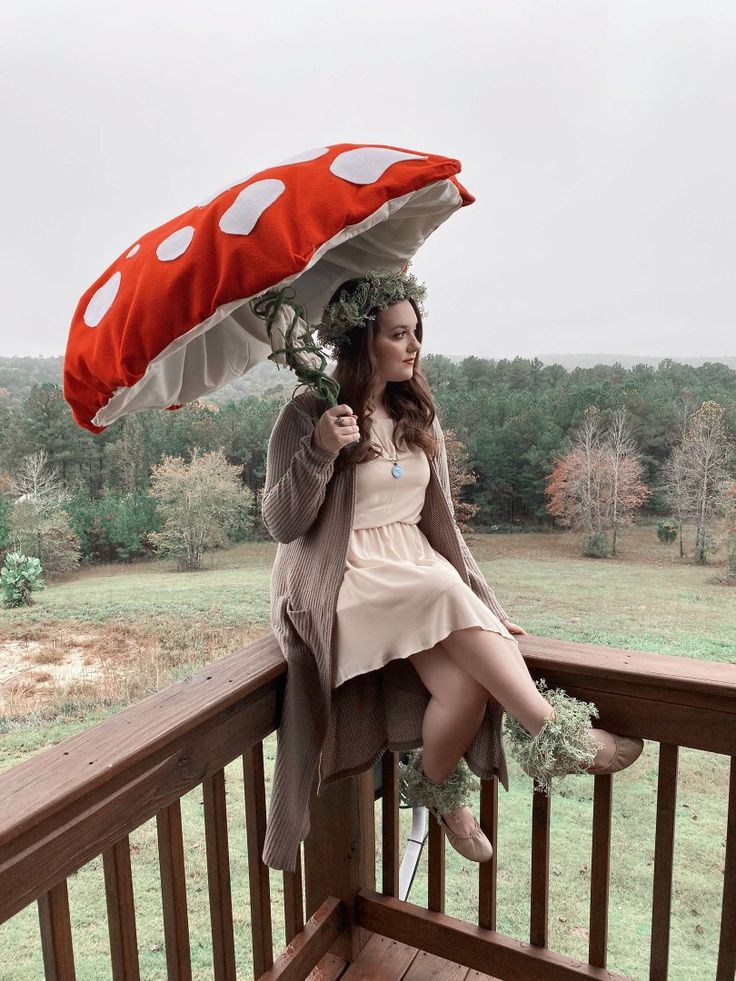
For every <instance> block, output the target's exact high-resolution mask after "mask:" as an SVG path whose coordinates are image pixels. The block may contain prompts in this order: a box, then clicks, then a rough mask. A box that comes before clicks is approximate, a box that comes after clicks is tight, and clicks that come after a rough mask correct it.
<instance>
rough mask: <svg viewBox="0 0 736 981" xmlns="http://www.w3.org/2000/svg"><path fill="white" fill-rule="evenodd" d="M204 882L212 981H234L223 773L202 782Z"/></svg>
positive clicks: (213, 775) (231, 911)
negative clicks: (206, 882) (205, 880)
mask: <svg viewBox="0 0 736 981" xmlns="http://www.w3.org/2000/svg"><path fill="white" fill-rule="evenodd" d="M202 790H203V794H204V832H205V842H206V846H207V881H208V884H209V895H210V922H211V924H212V956H213V961H214V973H215V981H235V941H234V938H233V901H232V894H231V892H230V850H229V847H228V840H227V810H226V807H225V771H224V770H217V771H215V773H213V774H212V776H211V777H207V779H206V780H204V781H203V783H202Z"/></svg>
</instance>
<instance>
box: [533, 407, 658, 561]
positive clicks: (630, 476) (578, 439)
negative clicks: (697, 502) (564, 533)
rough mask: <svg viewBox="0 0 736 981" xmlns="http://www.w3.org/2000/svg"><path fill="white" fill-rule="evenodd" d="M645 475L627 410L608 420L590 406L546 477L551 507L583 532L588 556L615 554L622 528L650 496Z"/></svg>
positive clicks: (563, 521)
mask: <svg viewBox="0 0 736 981" xmlns="http://www.w3.org/2000/svg"><path fill="white" fill-rule="evenodd" d="M642 473H643V467H642V464H641V460H640V457H639V454H638V452H637V448H636V443H635V441H634V438H633V436H632V434H631V431H630V429H629V425H628V421H627V417H626V410H625V409H618V410H616V411H615V412H614V413H612V414H611V415H610V416H609V417H608V419H606V417H605V416H604V415H603V414H602V413H601V412H600V411H599V410H598V408H597V407H596V406H594V405H590V406H588V408H587V409H586V410H585V413H584V416H583V419H582V421H581V423H580V425H579V426H578V428H577V430H576V431H575V432H574V433H573V435H572V438H571V443H570V448H569V450H568V451H567V452H566V453H565V454H564V455H563V456H562V457H558V458H557V459H556V460H555V465H554V468H553V471H552V473H551V474H550V476H549V477H548V479H547V486H546V488H545V493H546V495H547V497H548V498H549V500H548V503H547V511H548V513H549V514H552V515H553V516H554V517H555V518H557V519H558V520H559V522H560V524H561V525H563V526H564V527H569V528H572V529H574V530H576V531H577V530H582V532H583V551H584V553H585V554H591V555H592V554H596V555H601V554H610V555H615V554H616V553H615V549H616V540H617V535H618V529H619V528H620V527H621V526H622V525H626V524H630V523H632V522H633V519H634V514H635V512H636V511H637V510H638V509H639V508H640V507H641V505H642V504H643V503H644V502H645V501H646V500H647V499H648V498H649V495H650V491H649V489H648V488H647V487H646V485H645V484H644V483H643V481H642V479H641V478H642ZM609 530H612V531H613V544H612V546H610V548H609V547H608V546H607V544H606V533H607V532H608V531H609Z"/></svg>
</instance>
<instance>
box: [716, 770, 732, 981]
mask: <svg viewBox="0 0 736 981" xmlns="http://www.w3.org/2000/svg"><path fill="white" fill-rule="evenodd" d="M723 865H724V869H723V902H722V904H721V936H720V940H719V943H718V967H717V969H716V981H733V977H734V974H736V756H732V757H731V777H730V780H729V784H728V817H727V819H726V854H725V856H724V859H723Z"/></svg>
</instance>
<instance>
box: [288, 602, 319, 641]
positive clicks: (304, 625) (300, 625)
mask: <svg viewBox="0 0 736 981" xmlns="http://www.w3.org/2000/svg"><path fill="white" fill-rule="evenodd" d="M286 615H287V616H288V618H289V620H291V624H292V626H293V628H294V631H295V633H296V634H297V635H298V636H299V639H300V640H301V641H302V643H303V644H304V645H305V646H306V647H307V648H308V649H309V650H310V651H311V652H312V653H313V654H314V653H315V651H316V649H317V646H318V645H319V637H318V635H317V631H316V629H315V624H314V618H313V616H312V611H311V610H295V609H294V607H293V606H292V605H291V601H290V600H288V599H287V601H286Z"/></svg>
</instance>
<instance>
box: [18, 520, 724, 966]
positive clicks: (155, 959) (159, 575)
mask: <svg viewBox="0 0 736 981" xmlns="http://www.w3.org/2000/svg"><path fill="white" fill-rule="evenodd" d="M470 543H471V545H472V547H473V551H474V553H475V555H476V557H477V558H478V560H479V562H480V565H481V568H482V569H483V572H484V575H485V576H486V578H487V579H488V581H489V583H490V584H491V585H492V586H493V588H494V590H495V591H496V593H497V595H498V597H499V599H500V601H501V602H502V603H503V605H504V607H505V608H506V609H507V611H508V613H509V615H510V617H511V619H512V620H514V621H515V622H516V623H518V624H520V625H521V626H523V627H524V628H525V629H526V630H527V631H528V632H529V633H531V634H537V635H545V636H551V637H560V638H566V639H570V640H578V641H588V642H593V643H599V644H606V645H611V646H614V647H621V648H627V649H629V650H633V651H636V650H649V651H658V652H661V653H666V654H674V655H680V656H685V657H693V658H701V659H705V660H719V661H728V662H731V663H733V662H734V661H735V660H736V616H735V615H734V614H735V613H736V592H735V591H734V590H733V588H732V587H728V586H724V585H723V583H722V582H720V581H719V576H718V572H719V571H721V572H722V569H721V570H719V568H718V567H717V566H715V565H713V566H706V567H701V566H698V565H695V564H692V563H689V562H685V563H681V562H680V561H679V560H678V559H677V557H676V554H675V552H674V551H673V547H672V546H670V548H669V549H667V548H665V547H663V546H660V545H659V544H658V543H657V542H656V538H654V533H653V530H652V529H651V528H646V527H644V528H634V529H630V530H628V531H627V532H626V536H625V538H624V542H623V543H622V552H621V554H620V556H619V557H618V558H617V559H616V560H614V561H602V560H592V559H582V558H580V557H579V555H578V554H576V547H577V545H576V541H575V536H573V535H550V534H546V535H492V536H479V537H478V538H472V537H471V538H470ZM273 556H274V546H273V545H271V544H268V543H263V544H257V545H247V546H241V547H239V548H236V549H232V550H230V551H228V552H222V553H217V555H216V556H215V557H214V560H213V563H212V567H211V568H209V569H207V570H205V571H202V572H198V573H188V574H187V573H177V572H176V571H175V570H174V569H173V568H172V567H171V565H170V564H167V563H147V564H142V565H139V566H129V567H124V568H121V569H118V568H115V567H106V568H105V569H99V570H86V571H85V572H83V573H80V574H79V575H78V576H75V577H70V578H69V579H68V580H67V581H65V582H63V583H58V584H57V585H54V586H53V587H51V588H49V589H47V590H45V591H43V592H41V593H39V594H37V595H36V603H35V605H34V607H32V608H30V609H25V610H19V611H9V610H3V611H1V612H0V647H2V645H3V643H9V642H13V641H14V642H16V643H23V642H26V641H34V642H36V643H40V644H45V645H47V646H48V647H54V648H55V649H59V648H63V647H64V645H65V644H68V643H71V642H72V640H73V639H74V638H75V637H77V636H81V635H82V634H84V635H85V636H86V637H87V638H88V640H87V644H88V649H89V652H90V656H92V657H93V658H94V657H97V658H102V660H103V661H104V660H105V658H106V657H109V651H110V649H111V648H112V649H113V650H114V651H115V652H116V657H115V658H112V659H111V661H114V662H115V663H114V664H112V665H108V668H109V671H110V673H111V674H110V677H111V681H110V684H109V686H108V685H106V684H102V683H99V684H98V685H97V687H96V688H95V686H89V685H88V686H86V687H85V686H77V687H76V688H72V689H71V690H70V691H68V692H55V693H53V694H52V695H51V696H47V697H45V698H41V699H36V700H34V693H30V695H28V696H27V697H25V699H20V698H18V699H16V700H14V701H13V702H12V704H11V706H10V708H6V711H5V718H4V719H3V718H0V728H1V729H2V730H4V735H3V736H2V741H1V742H0V769H6V768H7V767H9V766H12V765H13V764H14V763H17V762H19V761H20V760H23V759H26V758H28V757H29V756H32V755H34V754H35V753H37V752H39V751H40V750H42V749H43V748H45V747H46V746H48V745H51V744H53V743H56V742H58V741H60V740H62V739H64V738H66V737H68V736H70V735H73V734H74V733H75V732H79V731H81V730H83V729H85V728H87V727H88V726H89V725H91V724H92V723H93V722H94V721H96V720H97V719H100V718H104V717H105V716H106V715H109V714H110V713H111V712H115V711H119V710H120V708H122V707H123V705H124V704H125V702H126V697H122V700H121V696H120V682H119V679H118V681H117V682H115V684H113V680H114V677H118V676H115V671H114V669H115V668H117V669H118V670H119V671H124V673H125V677H126V678H128V679H129V681H128V682H127V684H128V687H127V688H126V689H125V691H124V692H123V694H124V695H125V696H129V698H128V699H127V700H130V698H138V697H142V695H143V694H147V693H148V692H150V691H153V690H157V689H159V688H162V687H164V686H165V685H167V684H169V683H171V681H172V680H175V679H176V678H178V677H182V676H183V675H185V674H187V673H189V672H190V671H191V670H192V669H193V668H196V667H198V666H199V665H201V664H202V663H206V662H208V661H211V660H214V659H216V658H217V657H219V656H222V655H224V654H226V653H228V652H229V651H231V650H233V649H235V648H236V647H238V646H240V645H242V644H245V643H249V642H250V641H251V640H253V639H255V637H257V636H260V635H262V634H263V633H265V632H267V631H268V630H269V620H268V617H269V578H270V569H271V564H272V562H273ZM124 652H125V656H123V653H124ZM117 662H120V663H117ZM105 663H106V664H107V661H105ZM106 670H107V668H106ZM105 678H107V674H106V675H105ZM130 679H132V680H130ZM115 685H117V687H115ZM101 701H102V702H106V704H102V705H101V704H100V702H101ZM275 748H276V736H275V734H273V735H272V736H270V737H269V738H268V739H267V740H265V742H264V755H265V765H266V793H267V800H269V799H270V786H271V780H272V775H273V763H274V758H275ZM657 755H658V747H657V745H656V744H654V743H647V744H646V746H645V751H644V753H643V755H642V757H641V758H640V759H639V761H638V762H637V763H636V764H635V765H634V766H633V767H632V768H631V769H630V770H627V771H625V772H623V773H621V774H619V775H617V776H616V777H615V778H614V813H613V834H612V863H611V864H612V879H611V905H610V915H609V960H608V967H609V968H610V969H611V970H614V971H619V972H621V973H625V974H629V975H631V976H632V977H634V978H636V979H642V978H645V977H646V976H647V975H648V963H649V953H650V952H649V930H650V915H651V913H650V911H651V899H652V874H653V854H654V822H655V813H656V790H657ZM728 763H729V761H728V760H727V759H726V758H725V757H721V756H716V755H714V754H707V753H702V752H697V751H694V750H688V749H683V750H681V751H680V767H679V778H678V797H677V808H676V834H675V871H674V882H673V915H672V924H671V930H672V932H671V941H670V965H671V968H670V978H671V979H672V981H690V979H692V978H696V977H698V978H708V977H714V976H715V962H716V953H717V947H718V924H719V920H720V904H721V890H722V883H723V860H724V849H725V827H726V804H727V791H728ZM509 770H510V781H511V789H510V792H509V793H508V794H507V793H505V792H504V791H503V789H502V788H500V789H499V804H500V825H499V838H498V864H499V878H498V929H499V930H501V931H502V932H504V933H507V934H509V935H511V936H513V937H516V938H518V939H519V940H523V941H527V940H528V931H529V902H528V892H529V881H530V838H531V787H530V781H529V780H528V778H527V777H526V776H524V775H523V774H522V773H521V772H520V771H519V770H518V768H517V767H516V765H515V763H514V761H513V759H509ZM227 787H228V798H227V800H228V818H229V841H230V851H231V865H232V887H233V902H234V910H235V931H236V951H237V960H238V966H239V971H240V972H241V973H242V975H243V976H245V977H247V976H250V925H249V924H250V919H249V916H250V913H249V905H248V890H247V860H246V852H245V835H244V822H243V813H244V805H243V788H242V767H241V765H240V763H239V761H235V762H234V763H233V764H231V765H230V766H229V767H228V768H227ZM592 791H593V781H592V780H591V779H590V778H586V777H569V778H567V779H566V780H565V781H562V782H560V783H559V784H558V789H557V792H556V793H555V794H554V796H553V798H552V831H551V846H552V848H551V856H552V857H551V868H550V921H549V926H550V948H551V949H553V950H556V951H558V952H560V953H564V954H567V955H569V956H571V957H576V958H579V959H581V960H583V961H585V960H587V929H588V909H589V889H590V848H591V822H592ZM182 810H183V817H184V829H185V849H186V865H187V888H188V900H189V917H190V933H191V936H192V961H193V964H194V977H195V978H198V979H199V978H202V979H203V978H209V977H211V976H212V964H211V953H210V932H209V931H210V927H209V907H208V896H207V879H206V865H205V855H204V832H203V822H202V793H201V788H196V789H195V790H194V791H192V792H191V793H190V794H188V795H186V797H185V798H183V800H182ZM476 813H477V810H476ZM376 818H377V825H376V829H377V835H378V833H379V832H380V804H377V806H376ZM409 824H410V815H409V812H408V811H407V810H404V809H402V810H401V828H402V834H404V835H405V833H406V832H408V829H409ZM377 840H378V839H377ZM131 849H132V852H133V870H134V872H133V874H134V888H135V893H136V909H137V916H138V920H137V928H138V942H139V950H140V960H141V976H142V977H144V978H146V979H151V981H156V979H159V978H160V979H165V977H166V968H165V954H164V948H163V923H162V916H161V900H160V891H159V877H158V858H157V851H156V837H155V824H154V822H148V823H147V824H146V825H144V826H143V827H141V828H139V829H138V830H137V831H136V832H134V834H133V835H131ZM446 854H447V879H446V883H447V891H446V896H447V898H446V911H447V912H448V913H449V914H451V915H454V916H458V917H460V918H462V919H464V920H467V921H469V922H473V921H474V920H475V919H476V918H477V901H478V896H477V877H476V875H475V867H474V866H472V865H470V864H469V863H467V862H465V861H464V860H463V859H462V858H460V856H458V855H456V853H455V852H454V851H453V850H452V849H451V848H450V847H449V846H448V847H447V851H446ZM377 877H378V878H377V881H378V883H379V884H380V862H379V863H378V868H377ZM271 881H272V886H271V889H272V900H273V916H274V941H275V947H276V950H277V951H278V950H279V949H280V948H281V947H282V946H283V942H284V936H283V896H282V890H281V875H280V874H275V875H272V877H271ZM69 892H70V904H71V910H72V919H73V931H74V941H75V956H76V964H77V974H78V977H79V978H80V979H90V981H98V979H103V978H109V977H110V976H111V974H110V967H109V950H108V940H107V929H106V925H105V904H104V887H103V878H102V862H101V859H99V858H97V859H95V860H94V861H92V862H90V863H89V864H88V865H86V866H85V867H83V868H82V869H80V870H79V872H78V873H76V874H75V875H73V876H72V877H71V878H70V880H69ZM409 899H410V900H411V901H412V902H415V903H418V904H419V905H426V902H427V882H426V851H425V853H423V855H422V859H421V862H420V867H419V870H418V873H417V877H416V879H415V881H414V885H413V888H412V892H411V894H410V896H409ZM0 950H3V951H8V950H11V951H13V958H12V966H9V965H8V960H7V958H3V959H0V981H11V979H12V981H26V979H29V981H30V979H32V978H36V977H40V976H42V967H41V952H40V942H39V938H38V919H37V914H36V910H35V905H32V906H30V907H28V908H27V909H26V910H24V911H23V912H21V913H20V914H18V915H17V916H16V917H14V918H13V919H12V920H10V921H9V922H8V923H6V924H4V925H3V926H0Z"/></svg>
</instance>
